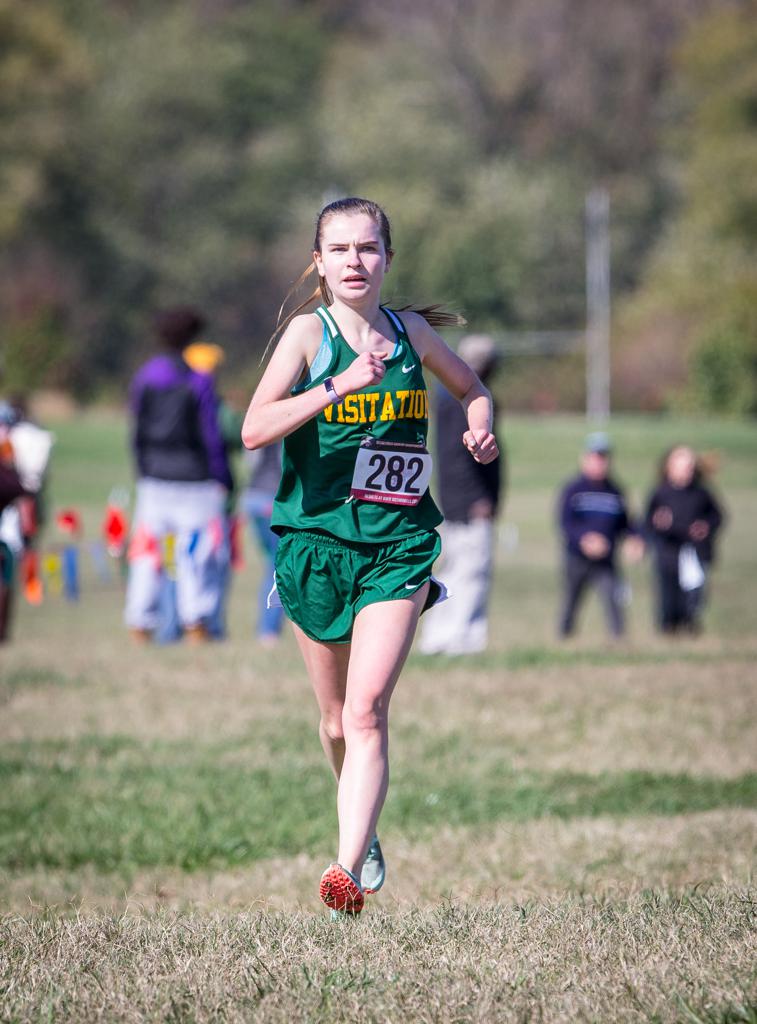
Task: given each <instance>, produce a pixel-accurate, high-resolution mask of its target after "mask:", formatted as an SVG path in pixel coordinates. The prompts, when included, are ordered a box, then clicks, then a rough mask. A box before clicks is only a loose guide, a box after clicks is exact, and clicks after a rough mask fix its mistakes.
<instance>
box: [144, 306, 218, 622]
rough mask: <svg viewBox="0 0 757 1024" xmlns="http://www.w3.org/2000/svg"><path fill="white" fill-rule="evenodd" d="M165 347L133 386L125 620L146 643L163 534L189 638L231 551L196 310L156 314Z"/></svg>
mask: <svg viewBox="0 0 757 1024" xmlns="http://www.w3.org/2000/svg"><path fill="white" fill-rule="evenodd" d="M154 327H155V333H156V335H157V337H158V340H159V342H160V345H161V348H162V349H163V351H162V352H161V354H159V355H156V356H154V357H153V358H152V359H150V360H148V362H147V363H145V364H144V365H143V366H142V367H141V368H140V369H139V370H138V371H137V373H136V375H135V376H134V379H133V380H132V383H131V387H130V391H129V407H130V411H131V416H132V424H133V428H132V445H133V450H134V456H135V460H136V465H137V477H138V479H137V501H136V508H135V512H134V523H133V532H132V539H131V544H130V549H129V581H128V585H127V591H126V612H125V619H126V625H127V626H128V627H129V629H130V631H131V634H132V636H133V637H134V639H135V640H137V641H139V642H145V641H147V640H149V639H150V638H151V636H152V633H153V631H154V630H155V628H156V626H157V625H158V620H159V600H160V589H161V579H162V565H163V557H164V551H165V544H166V538H168V537H169V536H170V537H172V538H173V544H174V557H175V562H176V599H177V607H178V614H179V620H180V622H181V625H182V628H183V631H184V635H185V637H187V639H188V640H189V641H190V642H200V641H203V640H205V639H207V635H208V634H207V620H208V618H209V617H210V616H211V615H212V612H213V609H214V608H215V606H216V604H217V599H218V595H217V588H218V579H219V573H218V572H217V566H216V564H215V563H216V561H217V559H218V558H220V557H223V556H224V551H223V547H224V532H223V509H224V500H225V497H226V494H227V492H228V491H229V490H230V488H231V485H232V481H231V473H230V470H229V464H228V460H227V457H226V451H225V447H224V443H223V438H222V436H221V431H220V429H219V425H218V398H217V396H216V393H215V389H214V384H213V381H212V379H211V378H210V377H209V376H208V375H206V374H200V373H196V372H195V371H194V370H192V369H191V368H190V367H189V366H188V365H187V363H186V362H185V361H184V359H183V358H182V352H183V350H184V349H185V348H186V347H187V345H189V344H190V342H191V341H192V340H193V339H194V338H195V337H196V336H197V335H198V334H199V332H200V331H201V330H202V329H203V327H204V320H203V318H202V316H201V315H200V314H199V313H198V312H196V311H195V310H193V309H191V308H186V307H177V308H174V309H167V310H164V311H162V312H160V313H158V314H157V316H156V317H155V323H154Z"/></svg>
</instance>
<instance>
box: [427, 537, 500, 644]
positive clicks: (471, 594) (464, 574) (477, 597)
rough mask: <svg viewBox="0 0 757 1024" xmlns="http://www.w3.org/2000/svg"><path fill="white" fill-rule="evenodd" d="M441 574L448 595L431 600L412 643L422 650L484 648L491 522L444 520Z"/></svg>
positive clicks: (486, 632)
mask: <svg viewBox="0 0 757 1024" xmlns="http://www.w3.org/2000/svg"><path fill="white" fill-rule="evenodd" d="M441 534H442V562H441V566H440V570H441V575H443V576H444V582H445V583H446V584H447V587H448V589H449V597H450V599H449V601H445V602H444V603H443V604H440V605H435V606H434V607H433V608H430V609H429V611H427V612H426V613H425V615H424V616H423V618H422V620H421V623H422V625H421V635H420V641H419V644H418V649H419V650H420V651H421V652H422V653H423V654H471V653H475V652H476V651H483V650H485V649H486V645H487V642H488V633H489V628H488V620H487V606H488V603H489V591H490V589H491V580H492V561H493V555H494V523H493V521H492V520H491V519H474V520H473V521H472V522H470V523H444V525H443V526H442V528H441Z"/></svg>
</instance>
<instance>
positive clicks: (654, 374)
mask: <svg viewBox="0 0 757 1024" xmlns="http://www.w3.org/2000/svg"><path fill="white" fill-rule="evenodd" d="M702 7H703V5H702V4H701V3H699V2H698V0H680V2H679V3H677V4H675V5H671V4H668V3H659V2H655V0H644V2H640V3H637V4H628V3H627V2H625V0H582V3H580V4H576V3H575V2H573V0H512V2H511V3H508V4H507V5H502V4H499V3H495V2H494V0H467V2H466V3H462V2H461V0H416V2H415V3H414V4H412V5H408V4H406V3H402V2H400V0H385V2H384V3H382V4H371V3H369V2H368V0H354V2H353V3H350V4H347V3H346V2H342V0H307V2H305V0H281V2H275V0H256V2H255V3H254V4H251V3H248V2H241V0H184V2H177V0H153V2H152V3H146V2H142V0H35V3H34V4H33V5H32V4H18V3H14V2H12V0H0V124H1V125H2V127H3V129H4V133H3V142H2V143H0V182H1V183H2V185H3V190H2V198H1V199H0V239H2V241H3V250H2V254H1V255H0V343H2V344H3V346H4V349H5V357H4V358H5V372H6V375H7V374H8V373H9V372H10V371H11V369H12V367H13V366H16V369H13V370H12V372H13V373H14V374H15V375H16V376H18V372H19V371H18V368H17V364H18V360H17V358H16V356H13V355H12V354H11V352H12V349H13V346H14V345H16V350H17V341H13V339H18V338H19V337H21V336H22V335H23V334H24V332H27V331H28V330H29V327H30V325H33V324H35V323H38V324H39V325H40V326H39V330H40V331H41V332H42V333H43V335H44V337H43V338H42V339H41V340H40V342H39V346H38V347H41V349H44V350H45V351H47V349H48V348H49V347H50V344H52V343H51V341H50V339H51V338H52V339H54V344H53V348H54V350H55V358H53V359H50V360H48V359H43V360H40V359H35V366H36V369H34V370H33V371H31V370H30V374H29V381H30V382H32V381H33V382H35V383H54V384H58V385H62V386H66V387H68V388H70V389H72V390H74V391H75V392H77V393H79V394H80V395H86V394H90V393H92V392H93V391H95V390H96V389H102V387H103V386H108V387H112V385H113V383H114V382H123V381H124V380H125V378H126V376H127V374H128V373H129V372H130V371H131V369H133V367H134V366H135V365H136V363H137V362H138V361H139V360H140V359H141V358H142V357H143V356H144V354H145V352H146V351H147V350H148V348H149V344H150V340H149V331H148V323H149V315H150V313H151V311H152V310H154V309H155V308H156V307H157V306H160V305H164V304H169V303H174V302H187V301H189V302H192V303H194V304H197V305H199V306H201V307H202V308H203V309H204V310H205V311H206V313H207V314H208V316H209V319H210V323H211V325H212V328H211V333H212V335H213V338H214V340H217V341H219V342H221V343H222V344H223V345H224V346H225V347H226V348H227V351H228V354H229V359H228V361H227V363H226V367H227V371H226V372H229V373H230V374H232V375H234V379H235V380H236V381H239V380H240V373H241V374H242V378H241V379H244V375H245V373H247V374H249V375H252V374H253V373H254V372H255V370H254V367H255V365H256V363H257V358H258V357H259V354H260V352H261V351H262V349H263V346H264V344H265V341H266V339H267V337H268V335H269V334H270V332H271V330H272V327H273V323H274V320H275V315H276V311H277V309H278V306H279V303H280V302H281V300H282V298H283V295H284V294H285V292H286V291H287V289H288V287H289V285H290V283H291V282H292V281H293V280H294V279H295V278H296V277H297V276H298V275H299V273H300V271H301V270H302V269H303V268H304V266H305V265H306V264H307V262H308V260H309V251H310V245H311V237H312V226H313V223H314V219H315V215H316V213H317V211H318V209H319V208H320V207H321V206H322V205H323V203H324V202H325V201H328V200H329V199H331V198H334V197H336V196H337V195H340V194H342V195H343V194H363V195H368V196H370V197H371V198H375V199H377V200H378V201H379V202H381V203H382V204H384V205H385V207H386V208H387V210H388V212H389V214H390V216H391V218H392V222H393V229H394V236H395V237H394V241H395V247H396V249H397V251H398V259H397V260H396V261H395V264H394V265H393V268H392V272H391V275H390V277H389V279H388V298H390V299H394V300H396V301H397V302H398V303H401V302H404V301H423V302H426V301H443V302H446V303H448V304H449V305H451V306H453V307H456V308H459V309H461V310H462V311H464V313H465V315H466V316H467V318H468V321H469V323H470V325H471V327H472V328H473V329H475V330H485V329H491V330H495V331H498V332H499V331H504V330H507V329H529V330H535V329H539V330H544V329H580V328H581V327H582V325H583V322H584V317H585V312H584V266H583V221H582V217H583V201H584V194H585V192H586V191H587V189H588V188H589V187H591V186H592V185H594V184H596V183H602V184H604V185H605V186H606V187H607V188H608V189H609V190H610V193H611V197H612V218H613V220H612V228H613V235H612V245H613V283H614V288H615V293H616V295H617V296H620V297H626V298H627V299H628V300H629V301H630V302H631V303H632V304H633V305H634V306H635V308H639V309H643V310H652V312H651V313H650V314H649V315H650V316H651V321H649V320H647V322H646V323H645V326H644V330H645V331H646V333H647V334H650V335H651V336H653V337H654V342H653V344H654V346H655V348H656V349H657V350H658V351H659V350H660V347H661V346H665V345H667V346H668V348H669V349H671V350H672V349H673V348H674V345H675V344H677V341H676V342H675V343H674V342H673V341H671V340H670V339H669V338H666V336H665V332H664V331H660V330H658V324H659V322H660V316H659V315H658V313H656V312H655V310H659V309H660V303H659V302H657V296H660V295H662V296H663V299H662V305H663V306H664V309H665V313H666V315H667V314H668V313H669V311H670V309H671V308H672V309H673V310H674V312H675V315H676V316H677V317H678V318H679V321H681V322H685V323H686V324H689V323H690V324H691V325H692V326H690V327H689V326H687V327H686V328H685V331H684V333H685V334H686V338H687V345H686V347H685V352H684V353H683V354H682V355H681V356H680V357H679V356H676V357H675V358H677V359H679V361H680V359H685V357H686V354H687V353H689V352H691V351H693V350H694V349H695V348H696V346H697V344H701V345H704V346H705V347H707V346H709V347H710V348H712V346H713V345H714V346H715V348H716V349H717V348H718V345H719V342H718V340H717V339H718V338H719V337H721V335H722V333H723V331H724V330H725V333H726V334H728V335H729V337H730V336H731V335H732V334H733V331H734V330H735V329H736V328H734V327H733V323H735V322H736V321H734V320H733V317H731V312H732V309H731V307H732V304H733V302H735V301H736V300H735V296H736V293H737V292H738V293H739V294H740V295H742V299H740V300H739V301H740V303H741V305H742V306H743V305H744V302H745V301H746V300H745V299H743V295H746V294H747V293H748V294H749V295H751V294H753V291H752V284H753V275H754V255H755V234H756V233H757V193H755V189H757V184H755V183H756V182H757V152H756V150H755V147H756V146H757V143H756V142H755V131H754V128H755V120H756V119H757V113H756V111H757V72H755V68H757V61H756V60H755V56H757V35H756V33H755V28H754V22H753V21H750V14H753V13H754V9H755V8H754V3H732V2H730V0H708V2H707V3H705V4H704V8H705V9H706V14H705V17H704V20H703V21H702V18H701V12H702ZM598 24H601V25H602V31H601V32H598V31H597V25H598ZM725 183H727V187H724V184H725ZM703 278H704V279H705V280H704V282H703ZM662 282H666V283H662ZM640 284H641V291H640V292H638V293H637V289H638V288H639V286H640ZM703 284H704V286H703ZM637 294H638V297H637ZM703 309H704V313H703V312H702V310H703ZM742 319H743V318H741V317H740V316H739V317H736V320H737V321H738V323H741V322H742ZM726 321H727V324H728V325H730V326H727V330H726V328H725V327H723V324H724V323H726ZM650 322H651V325H652V326H651V329H650V326H649V324H650ZM50 324H54V330H53V329H52V328H50ZM739 329H740V328H739ZM625 334H626V337H625V340H624V345H625V346H626V347H629V346H632V345H633V344H634V343H635V341H636V338H635V336H634V332H633V330H626V331H625ZM679 334H680V331H679ZM676 337H678V335H677V336H676ZM55 339H57V340H55ZM697 339H699V340H697ZM713 339H715V340H713ZM729 344H730V343H729ZM739 344H740V345H742V347H744V346H746V348H747V349H748V350H749V351H752V350H753V347H752V348H750V346H752V342H751V341H749V340H748V339H746V340H744V339H742V340H741V341H740V342H739ZM697 358H698V357H697ZM702 358H703V359H704V363H702V364H701V365H702V366H705V365H706V366H709V365H710V363H709V362H708V360H710V359H711V357H710V356H707V357H706V358H705V357H704V356H702ZM728 358H730V357H728ZM14 360H15V362H14ZM671 362H672V363H674V362H675V359H673V358H672V357H671ZM700 363H701V360H700ZM655 365H656V364H654V362H653V361H652V362H650V367H652V368H650V369H647V370H645V371H644V372H642V373H641V374H638V373H637V374H636V379H635V385H638V386H639V387H640V388H641V398H640V399H638V400H640V401H642V402H644V403H645V404H647V405H650V404H654V402H656V401H657V400H658V399H657V397H656V396H657V395H658V394H659V393H661V392H660V388H661V380H662V378H661V376H660V373H659V369H658V368H655ZM694 365H697V366H698V365H699V364H698V363H696V359H695V360H694V363H693V364H692V366H694ZM729 365H730V364H729ZM1 366H2V364H1V363H0V367H1ZM617 367H618V379H617V381H616V383H617V385H618V386H617V389H616V390H617V391H618V395H619V397H620V399H621V401H622V400H623V395H624V377H623V374H624V367H623V361H622V359H621V360H620V361H619V362H618V364H617ZM38 371H39V372H38ZM518 372H519V381H521V382H522V383H523V388H522V389H520V388H518V389H512V388H511V389H510V390H509V391H508V394H507V397H508V399H510V400H511V402H512V401H518V402H520V404H521V405H534V404H537V405H540V406H541V407H545V408H546V407H551V406H557V407H560V406H562V407H566V406H568V407H574V406H576V405H577V404H580V402H581V392H582V375H583V371H582V368H581V366H580V365H579V362H578V361H577V360H576V359H575V358H569V359H568V360H567V361H566V362H565V363H564V364H563V365H562V367H561V368H558V369H557V370H553V369H551V368H549V367H546V366H545V367H544V372H543V373H542V372H541V370H540V368H539V367H537V365H536V364H534V368H533V369H532V370H527V369H524V370H523V371H522V372H521V371H518ZM645 373H646V374H647V378H649V379H648V380H647V379H646V378H645V376H644V374H645ZM702 373H704V376H705V377H707V375H708V373H709V370H707V369H704V370H702ZM697 375H699V376H701V373H700V371H699V370H692V377H691V380H690V381H689V385H690V386H689V389H688V391H687V394H688V395H690V396H692V395H694V394H696V395H699V389H700V384H698V383H696V381H695V379H694V378H695V377H696V379H697V380H698V379H699V377H698V376H697ZM639 387H637V391H638V389H639ZM645 388H646V391H645V390H644V389H645ZM692 389H694V390H692ZM726 390H727V389H726ZM516 392H518V394H516ZM547 392H548V393H547ZM653 392H654V396H655V397H653V398H650V397H649V396H650V395H652V393H653ZM630 393H631V391H630V390H629V388H626V391H625V394H626V395H627V396H628V395H630ZM634 395H635V397H634V398H633V401H637V398H638V396H637V395H636V393H634ZM702 400H703V401H704V399H702ZM691 401H692V402H694V401H699V399H696V400H695V399H693V398H691ZM707 401H708V402H709V404H710V405H713V403H715V404H717V402H720V399H717V401H716V400H715V399H712V401H710V399H709V398H708V399H707ZM737 404H738V407H739V408H747V407H751V406H750V405H749V402H747V401H746V399H744V400H742V399H739V403H737ZM717 407H719V408H731V406H729V405H727V404H726V405H725V406H723V405H722V404H721V405H718V406H717Z"/></svg>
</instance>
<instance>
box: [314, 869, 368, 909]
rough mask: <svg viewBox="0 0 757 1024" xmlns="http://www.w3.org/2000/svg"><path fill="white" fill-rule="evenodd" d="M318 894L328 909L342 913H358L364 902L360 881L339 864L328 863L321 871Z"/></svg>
mask: <svg viewBox="0 0 757 1024" xmlns="http://www.w3.org/2000/svg"><path fill="white" fill-rule="evenodd" d="M320 896H321V899H322V900H323V902H324V903H325V904H326V906H327V907H328V908H329V909H330V910H336V911H340V912H341V913H343V914H359V913H360V911H361V910H362V909H363V903H364V902H365V900H364V898H363V890H362V888H361V886H360V882H358V880H357V878H355V876H354V875H353V874H352V872H351V871H348V870H347V869H346V868H343V867H342V865H341V864H329V866H328V867H327V868H326V870H325V871H324V872H323V875H322V877H321V886H320Z"/></svg>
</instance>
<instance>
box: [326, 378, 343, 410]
mask: <svg viewBox="0 0 757 1024" xmlns="http://www.w3.org/2000/svg"><path fill="white" fill-rule="evenodd" d="M323 386H324V387H325V388H326V394H327V395H328V396H329V398H330V399H331V404H332V405H336V404H337V402H341V400H342V399H341V398H340V397H339V395H338V394H337V393H336V388H335V387H334V378H333V377H327V378H326V380H325V381H324V382H323Z"/></svg>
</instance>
